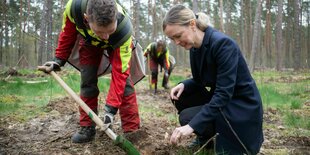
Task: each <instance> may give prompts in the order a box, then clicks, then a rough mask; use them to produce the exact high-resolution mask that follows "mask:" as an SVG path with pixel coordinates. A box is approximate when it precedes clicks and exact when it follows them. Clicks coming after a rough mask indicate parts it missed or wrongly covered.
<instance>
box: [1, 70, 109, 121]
mask: <svg viewBox="0 0 310 155" xmlns="http://www.w3.org/2000/svg"><path fill="white" fill-rule="evenodd" d="M21 73H22V74H23V76H22V77H15V76H12V77H11V78H10V81H9V82H7V81H3V80H0V94H1V96H0V115H1V116H3V115H11V114H13V113H15V112H18V113H19V115H21V116H22V118H21V119H22V120H23V118H25V119H27V118H31V117H33V116H36V115H38V114H39V113H41V112H44V110H43V109H44V108H43V109H41V108H42V107H45V106H46V105H47V104H48V103H49V101H50V100H52V99H53V98H58V97H63V96H68V95H67V93H66V91H65V90H64V89H63V88H62V87H61V86H60V85H59V84H58V82H57V81H56V80H54V78H52V77H51V76H44V77H40V76H33V75H34V74H37V71H32V72H31V71H29V70H22V71H21ZM38 73H40V72H38ZM27 74H31V75H32V76H31V77H34V78H29V76H27ZM40 74H43V73H40ZM61 78H62V79H63V80H64V81H65V82H66V84H67V85H68V86H69V87H70V88H71V89H72V90H73V91H74V92H76V93H77V94H78V93H79V90H80V75H79V73H78V72H72V71H71V72H70V71H69V73H68V74H65V75H61ZM29 80H33V81H47V82H41V83H26V82H25V81H29ZM109 84H110V80H109V79H107V78H99V82H98V86H99V88H100V89H102V90H101V91H103V92H107V90H108V88H109ZM16 117H17V116H16Z"/></svg>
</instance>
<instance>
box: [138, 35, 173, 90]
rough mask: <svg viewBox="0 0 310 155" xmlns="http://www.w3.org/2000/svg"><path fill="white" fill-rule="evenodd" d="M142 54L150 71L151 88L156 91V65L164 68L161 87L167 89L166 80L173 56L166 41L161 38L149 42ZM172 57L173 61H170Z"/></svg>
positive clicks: (167, 80)
mask: <svg viewBox="0 0 310 155" xmlns="http://www.w3.org/2000/svg"><path fill="white" fill-rule="evenodd" d="M144 56H145V57H147V59H148V65H149V69H150V71H151V74H152V75H151V80H150V84H151V88H152V89H154V90H155V93H156V91H157V81H158V80H157V79H158V66H160V67H161V68H164V75H163V81H162V87H164V88H165V89H169V86H168V82H169V77H170V74H171V72H172V70H173V68H174V66H175V60H174V57H172V56H171V55H170V53H169V49H168V47H167V46H166V43H165V42H163V41H162V40H159V41H157V42H152V43H150V44H149V45H148V46H147V47H146V49H145V50H144ZM171 59H173V61H171Z"/></svg>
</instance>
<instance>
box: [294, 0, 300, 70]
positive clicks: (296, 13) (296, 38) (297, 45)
mask: <svg viewBox="0 0 310 155" xmlns="http://www.w3.org/2000/svg"><path fill="white" fill-rule="evenodd" d="M293 6H294V18H293V19H294V29H293V30H294V34H293V42H294V52H293V58H294V70H299V69H300V67H301V65H300V61H301V46H300V20H299V14H300V5H299V0H294V4H293Z"/></svg>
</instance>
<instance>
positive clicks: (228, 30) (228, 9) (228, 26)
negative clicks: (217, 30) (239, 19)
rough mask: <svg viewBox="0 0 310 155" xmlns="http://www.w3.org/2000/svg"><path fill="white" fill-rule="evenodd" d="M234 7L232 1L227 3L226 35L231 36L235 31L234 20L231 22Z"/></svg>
mask: <svg viewBox="0 0 310 155" xmlns="http://www.w3.org/2000/svg"><path fill="white" fill-rule="evenodd" d="M232 7H233V2H231V1H226V7H225V8H226V9H225V10H226V24H225V25H226V26H225V27H226V31H225V32H226V33H227V34H228V35H229V36H233V35H234V34H233V30H232V27H231V25H232V20H231V8H232Z"/></svg>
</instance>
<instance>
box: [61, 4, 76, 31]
mask: <svg viewBox="0 0 310 155" xmlns="http://www.w3.org/2000/svg"><path fill="white" fill-rule="evenodd" d="M71 4H72V0H69V1H68V3H67V4H66V7H65V11H64V13H63V18H62V19H63V20H62V30H63V29H64V27H65V25H66V21H67V17H68V18H69V20H70V21H71V22H72V23H75V22H74V19H73V18H72V17H71Z"/></svg>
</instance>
